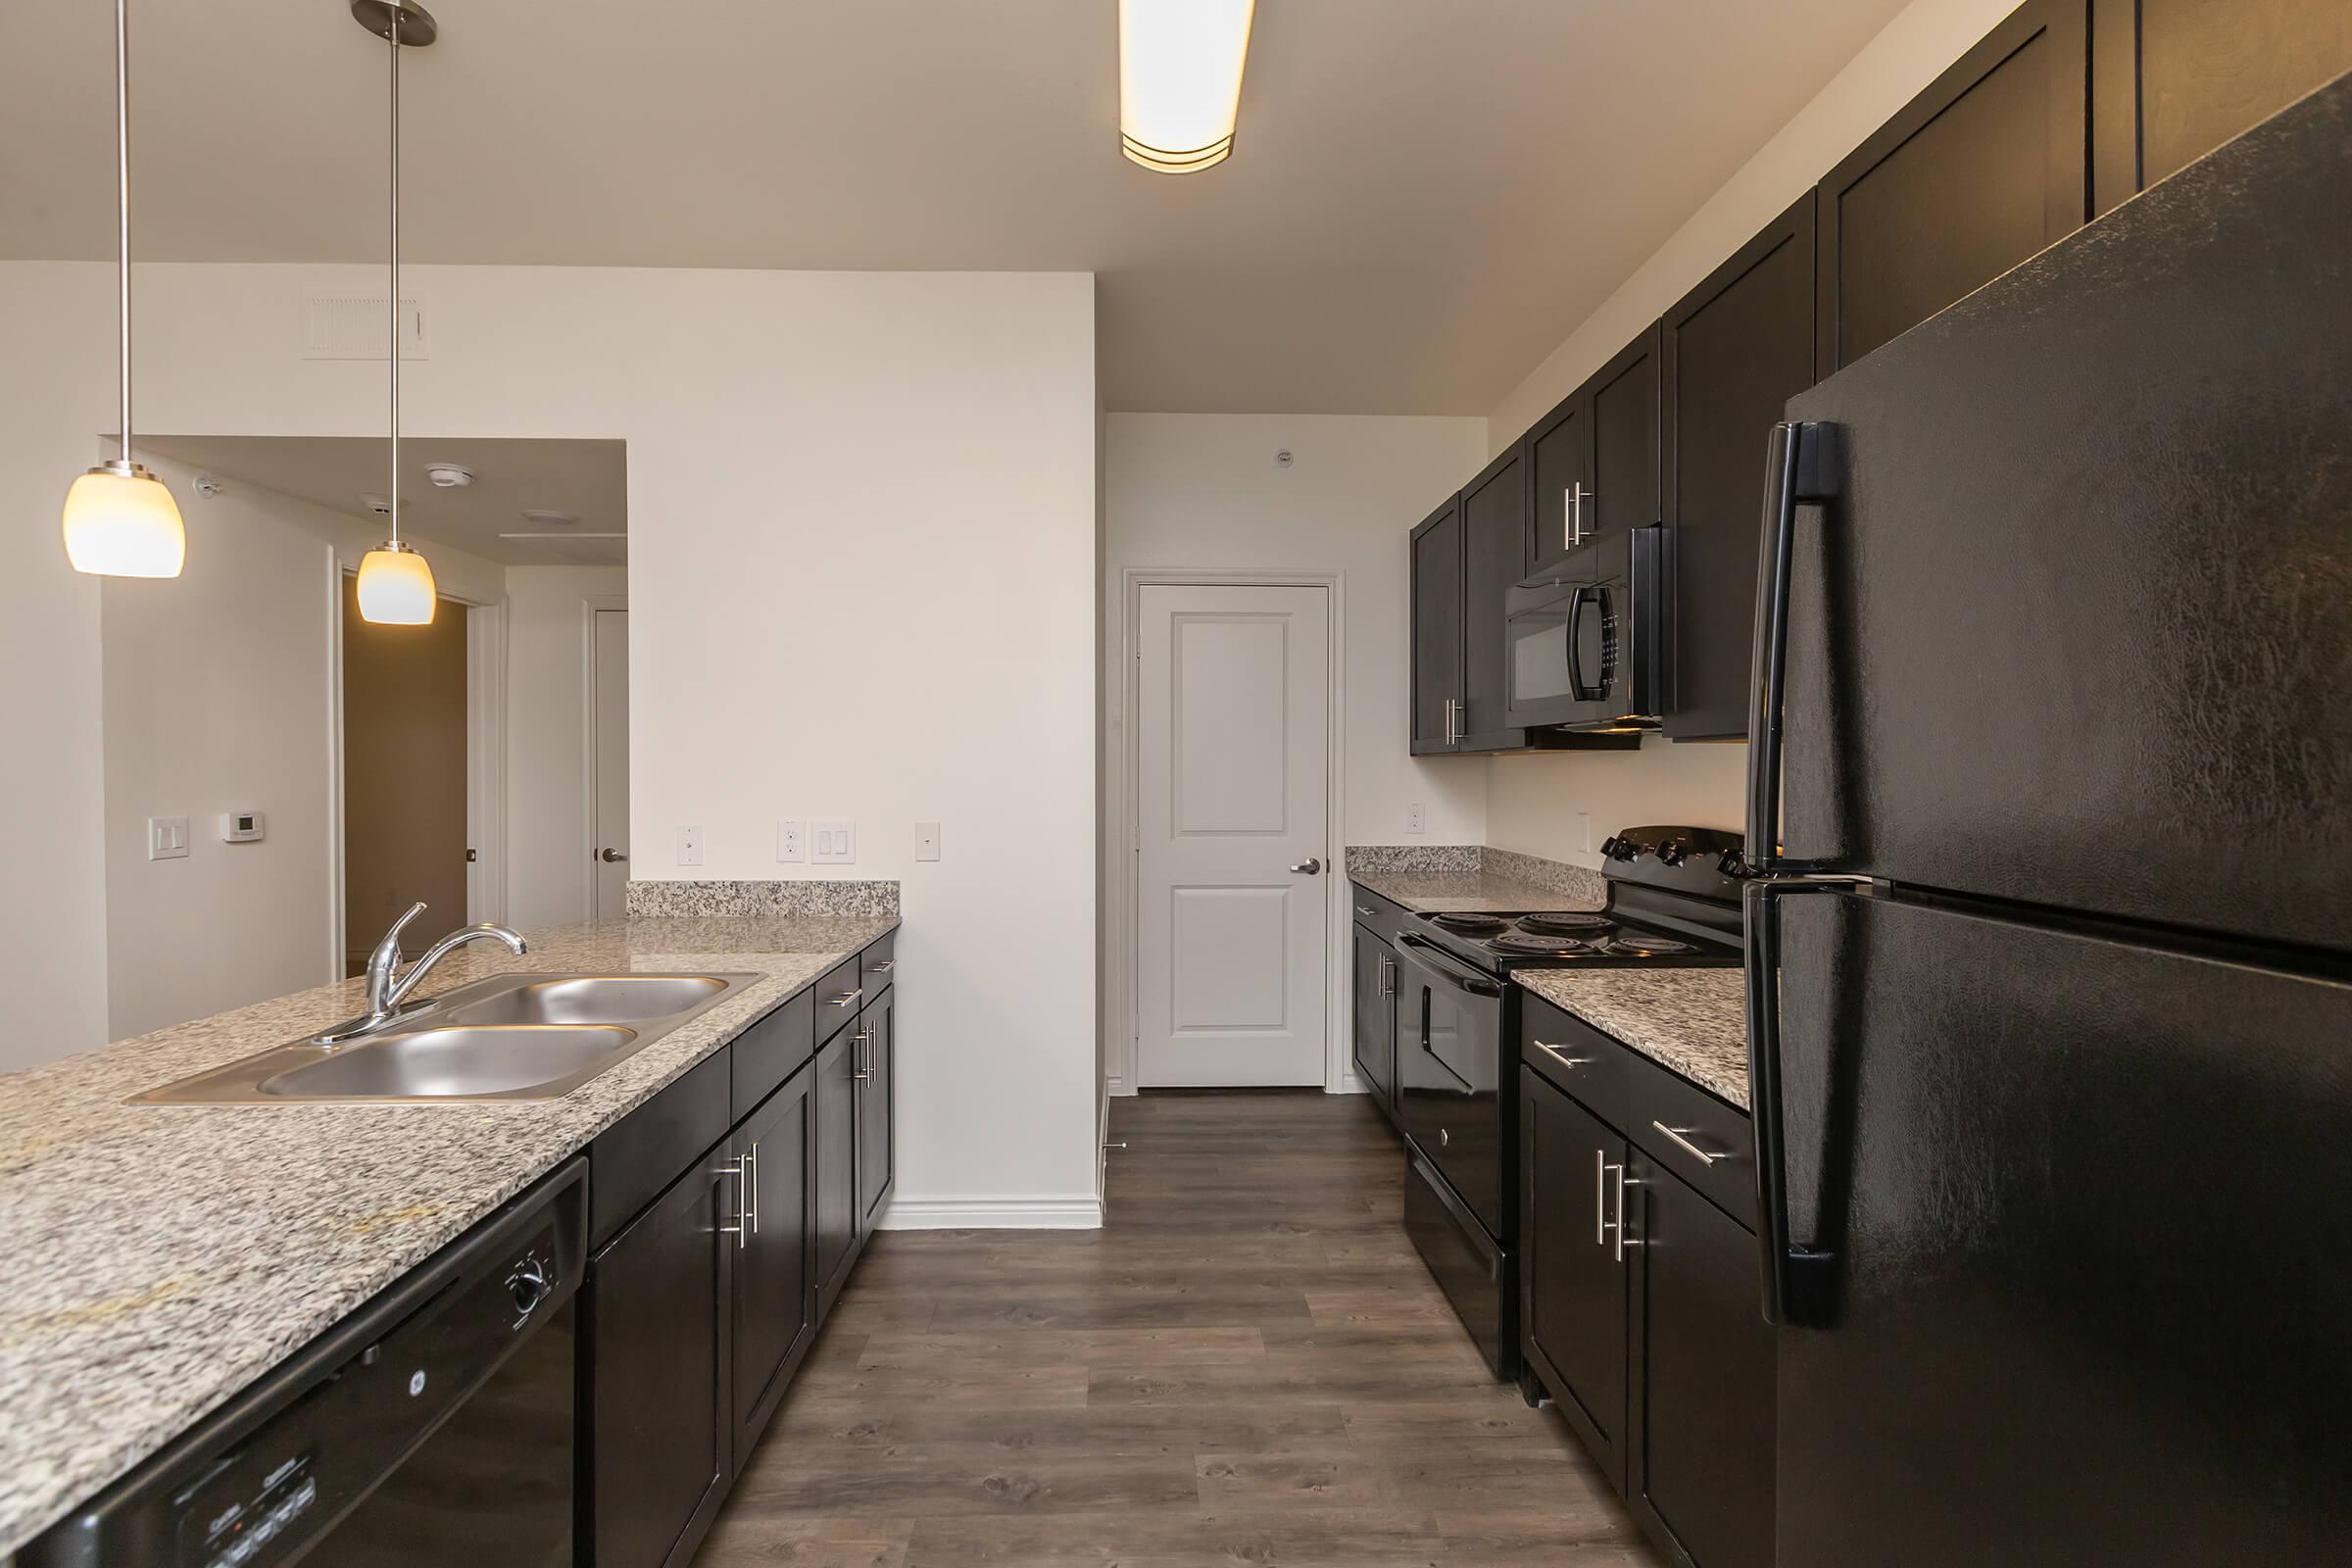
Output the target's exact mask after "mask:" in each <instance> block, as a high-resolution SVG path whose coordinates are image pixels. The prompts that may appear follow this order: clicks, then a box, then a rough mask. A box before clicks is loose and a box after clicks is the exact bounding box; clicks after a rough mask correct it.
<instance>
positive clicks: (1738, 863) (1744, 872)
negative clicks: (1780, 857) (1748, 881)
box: [1715, 850, 1755, 881]
mask: <svg viewBox="0 0 2352 1568" xmlns="http://www.w3.org/2000/svg"><path fill="white" fill-rule="evenodd" d="M1715 870H1716V872H1717V873H1718V874H1719V875H1722V876H1728V877H1730V878H1732V879H1733V880H1734V881H1738V880H1740V879H1741V878H1743V877H1749V876H1753V875H1754V874H1755V873H1754V872H1753V871H1750V870H1749V869H1748V866H1747V862H1746V861H1745V860H1743V859H1741V858H1740V852H1739V851H1738V850H1726V851H1724V852H1723V854H1722V855H1721V856H1719V857H1718V858H1716V861H1715Z"/></svg>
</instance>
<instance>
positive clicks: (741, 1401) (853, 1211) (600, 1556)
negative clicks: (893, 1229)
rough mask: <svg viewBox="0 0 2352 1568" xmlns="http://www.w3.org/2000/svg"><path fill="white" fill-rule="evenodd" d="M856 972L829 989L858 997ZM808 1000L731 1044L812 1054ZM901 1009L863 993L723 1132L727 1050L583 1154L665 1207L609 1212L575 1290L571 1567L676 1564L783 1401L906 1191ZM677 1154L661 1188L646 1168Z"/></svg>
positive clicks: (729, 1074) (885, 968)
mask: <svg viewBox="0 0 2352 1568" xmlns="http://www.w3.org/2000/svg"><path fill="white" fill-rule="evenodd" d="M887 941H888V939H887V938H885V939H884V942H885V944H886V943H887ZM877 950H878V951H879V953H880V954H881V956H876V951H875V950H869V952H868V953H867V954H866V955H864V957H865V958H866V959H869V960H872V962H873V963H874V964H875V965H876V966H877V967H876V972H877V973H880V974H885V975H887V974H888V973H889V972H890V970H891V968H894V967H895V963H894V962H893V960H892V959H891V957H890V956H889V950H888V948H887V946H884V945H882V944H877ZM858 965H859V960H858V959H855V958H853V959H852V960H850V962H849V963H847V964H844V965H841V966H839V967H837V968H836V970H835V972H834V974H833V975H829V976H827V977H825V981H823V982H820V990H821V989H822V986H823V985H824V984H826V983H831V984H832V985H833V987H834V990H833V992H832V994H833V995H839V994H840V993H841V992H842V991H843V990H845V989H846V990H847V991H848V993H849V995H850V997H851V999H852V1003H853V1005H854V1003H855V999H856V997H857V995H858V988H857V985H856V983H855V981H854V980H846V981H845V980H844V978H843V973H844V971H845V970H846V971H848V973H849V974H852V975H854V974H856V973H857V972H858ZM820 1000H822V999H821V998H820ZM809 1004H810V994H809V992H806V991H805V992H803V993H802V994H801V995H799V996H797V997H794V998H792V999H791V1000H790V1001H788V1002H786V1003H785V1004H784V1005H782V1006H781V1007H779V1008H778V1009H777V1012H776V1013H771V1014H769V1017H768V1019H767V1020H762V1021H761V1022H759V1023H755V1024H753V1025H752V1026H751V1027H750V1028H749V1029H747V1030H746V1031H745V1032H744V1034H743V1035H742V1036H741V1037H739V1038H740V1039H741V1040H744V1041H750V1042H753V1043H754V1046H755V1049H759V1048H760V1047H761V1045H762V1043H764V1044H765V1045H772V1044H773V1043H774V1042H773V1040H772V1039H771V1038H770V1037H771V1036H773V1034H774V1033H775V1029H776V1028H778V1027H780V1028H782V1029H784V1030H787V1031H798V1032H799V1038H800V1039H801V1040H802V1041H803V1042H804V1044H805V1043H806V1041H807V1040H808V1038H809V1029H810V1025H809V1017H810V1015H811V1009H810V1005H809ZM896 1004H897V999H896V996H895V994H894V992H893V991H892V990H889V989H885V990H883V991H882V993H881V994H880V996H878V997H875V998H872V999H870V1000H868V1001H867V1002H866V1004H865V1005H864V1007H863V1009H862V1010H861V1011H858V1012H856V1013H854V1014H852V1021H850V1022H847V1023H844V1024H843V1025H841V1026H840V1027H839V1028H838V1030H837V1032H836V1033H835V1034H834V1036H833V1038H832V1040H831V1041H829V1042H828V1043H827V1044H826V1045H825V1047H824V1049H823V1050H822V1051H821V1052H819V1053H817V1054H816V1055H815V1057H814V1059H812V1060H807V1061H804V1062H802V1063H801V1064H800V1065H799V1066H797V1067H796V1068H794V1069H793V1070H792V1071H791V1073H790V1074H789V1075H788V1076H787V1077H786V1078H785V1079H784V1081H783V1083H782V1084H781V1085H780V1086H779V1087H777V1088H776V1089H775V1090H774V1091H773V1092H772V1093H770V1094H768V1095H767V1096H766V1098H765V1099H763V1100H761V1101H760V1103H758V1104H757V1105H754V1106H753V1107H752V1108H751V1109H750V1110H749V1111H748V1112H746V1113H745V1114H744V1115H743V1116H742V1117H741V1119H739V1120H737V1121H736V1122H735V1124H734V1126H733V1127H732V1128H726V1126H725V1122H726V1113H727V1108H728V1103H729V1102H728V1094H729V1090H730V1086H731V1085H732V1084H733V1082H734V1081H735V1075H734V1073H733V1065H734V1064H733V1059H732V1054H731V1053H732V1049H733V1047H732V1043H731V1044H730V1045H729V1046H728V1047H724V1048H721V1050H720V1051H719V1052H718V1053H717V1054H713V1055H712V1056H711V1057H709V1058H707V1059H706V1060H705V1061H704V1062H702V1063H701V1064H699V1065H697V1066H696V1067H694V1068H693V1069H691V1070H690V1071H688V1072H687V1073H686V1074H684V1075H683V1076H681V1077H680V1078H679V1079H678V1080H677V1081H676V1082H675V1083H673V1084H671V1085H670V1086H669V1087H667V1088H665V1089H663V1090H662V1092H661V1093H660V1094H659V1095H657V1096H655V1097H654V1099H653V1100H651V1101H649V1102H648V1103H646V1104H645V1105H643V1106H640V1107H639V1108H638V1109H637V1110H635V1111H633V1112H631V1113H630V1115H629V1116H628V1117H627V1118H625V1119H624V1120H623V1121H622V1122H621V1123H619V1124H618V1125H617V1126H615V1127H614V1128H613V1129H611V1130H610V1131H608V1132H607V1133H605V1134H604V1135H602V1136H600V1137H599V1138H598V1140H597V1142H596V1143H595V1144H593V1145H592V1146H591V1147H590V1150H589V1165H590V1172H589V1181H590V1185H591V1188H592V1189H593V1188H594V1187H595V1186H596V1185H597V1184H598V1183H605V1184H606V1185H607V1186H609V1187H610V1189H611V1190H612V1191H613V1192H615V1193H619V1194H623V1195H627V1201H632V1206H633V1202H634V1201H643V1199H642V1198H641V1197H639V1196H638V1195H642V1194H644V1193H647V1192H656V1191H657V1190H658V1196H656V1197H654V1198H653V1199H652V1201H650V1202H646V1203H645V1206H644V1207H643V1209H642V1210H641V1211H640V1212H637V1213H636V1214H634V1215H633V1216H632V1215H630V1214H629V1213H628V1212H627V1210H626V1209H625V1208H623V1209H621V1210H620V1211H618V1212H615V1213H613V1215H611V1216H610V1219H609V1221H608V1224H609V1227H610V1229H609V1238H610V1239H609V1240H608V1241H607V1242H606V1244H605V1245H604V1246H603V1247H602V1248H601V1249H599V1250H597V1251H596V1252H595V1253H594V1254H593V1255H592V1256H591V1257H590V1259H589V1265H588V1277H587V1280H586V1282H585V1284H584V1285H583V1286H582V1287H581V1290H580V1298H579V1299H580V1312H581V1317H580V1324H581V1337H580V1338H581V1349H580V1355H579V1362H578V1365H579V1378H580V1382H579V1391H578V1392H579V1401H578V1404H579V1410H580V1415H581V1430H580V1446H579V1463H578V1469H577V1471H576V1477H577V1481H578V1488H577V1497H578V1508H579V1512H578V1515H577V1521H578V1528H577V1530H576V1531H575V1533H574V1534H575V1539H576V1542H577V1557H576V1562H575V1564H574V1568H682V1565H683V1564H685V1563H686V1562H687V1561H688V1560H690V1559H691V1558H692V1557H693V1555H694V1553H695V1551H696V1549H697V1548H698V1547H699V1546H700V1545H701V1544H702V1540H703V1537H704V1536H705V1535H706V1534H707V1533H708V1532H709V1530H710V1528H711V1521H712V1520H713V1519H715V1518H716V1517H717V1514H718V1509H719V1505H720V1503H721V1502H722V1501H724V1500H725V1497H726V1494H727V1489H728V1487H729V1486H730V1485H732V1484H733V1482H734V1479H735V1477H736V1476H737V1474H739V1473H740V1472H741V1471H742V1469H743V1467H744V1464H745V1462H746V1461H747V1460H748V1459H749V1457H750V1455H751V1452H752V1448H753V1446H754V1445H755V1444H757V1443H758V1442H759V1439H760V1433H761V1432H762V1431H763V1430H764V1429H765V1427H766V1426H767V1423H768V1422H769V1420H770V1419H772V1418H773V1416H774V1415H775V1412H776V1408H777V1406H778V1405H779V1404H781V1403H782V1402H783V1399H784V1396H785V1393H786V1391H787V1390H788V1389H789V1387H790V1386H791V1383H792V1379H793V1375H794V1373H796V1372H797V1371H798V1370H799V1369H800V1366H801V1363H802V1361H803V1360H804V1359H805V1358H806V1357H807V1355H808V1353H809V1346H810V1345H811V1344H812V1343H813V1342H814V1340H815V1338H816V1332H817V1329H818V1327H819V1326H820V1325H821V1324H822V1323H823V1321H824V1317H825V1314H826V1312H827V1311H829V1310H830V1309H831V1307H832V1304H833V1300H834V1299H835V1298H836V1297H837V1296H838V1295H839V1294H840V1291H841V1288H842V1286H843V1285H844V1284H845V1283H847V1281H848V1278H849V1274H850V1271H851V1269H852V1267H853V1266H854V1265H855V1264H856V1262H857V1260H858V1250H859V1249H860V1247H861V1246H862V1245H863V1243H864V1240H865V1238H866V1236H867V1235H868V1234H869V1233H870V1232H871V1230H872V1229H873V1227H874V1225H875V1223H876V1222H877V1221H878V1220H879V1219H880V1217H881V1214H882V1210H883V1208H884V1206H885V1205H886V1204H887V1203H888V1201H889V1198H890V1194H891V1191H892V1189H893V1186H894V1185H895V1182H896V1178H897V1157H896V1155H897V1137H896V1133H895V1131H894V1126H893V1123H894V1121H895V1116H896V1109H897V1105H896V1102H897V1088H896V1081H897V1080H896V1072H895V1068H896V1060H897V1051H896V1044H897V1043H896V1039H895V1035H896V1029H895V1023H896V1012H897V1005H896ZM779 1014H780V1015H782V1016H781V1017H780V1018H779ZM819 1015H820V1016H821V1013H820V1014H819ZM771 1024H772V1025H773V1027H770V1025H771ZM763 1030H764V1032H763ZM760 1059H761V1060H767V1059H770V1057H768V1056H762V1057H761V1058H760ZM745 1081H746V1082H753V1083H757V1082H760V1077H759V1075H758V1074H757V1073H753V1074H748V1075H747V1076H746V1079H745ZM770 1081H772V1080H770ZM714 1097H715V1098H714ZM738 1104H740V1103H738ZM722 1130H723V1132H724V1136H723V1137H719V1138H718V1142H716V1143H715V1144H712V1145H711V1147H710V1148H708V1149H705V1150H703V1151H702V1152H700V1153H699V1154H696V1153H695V1151H696V1150H697V1148H698V1146H700V1145H701V1144H703V1143H704V1142H705V1141H706V1140H708V1139H710V1138H711V1137H713V1136H717V1135H718V1134H719V1133H720V1132H721V1131H722ZM689 1156H692V1157H691V1158H689ZM681 1161H685V1162H686V1167H685V1169H684V1170H683V1171H682V1172H680V1173H679V1174H678V1175H677V1176H676V1177H675V1178H674V1179H673V1180H671V1181H670V1182H669V1183H668V1185H666V1186H662V1185H661V1184H660V1179H659V1176H658V1175H652V1173H654V1172H659V1171H661V1170H663V1169H668V1170H676V1169H677V1167H678V1164H679V1163H680V1162H681ZM649 1176H651V1179H648V1178H649Z"/></svg>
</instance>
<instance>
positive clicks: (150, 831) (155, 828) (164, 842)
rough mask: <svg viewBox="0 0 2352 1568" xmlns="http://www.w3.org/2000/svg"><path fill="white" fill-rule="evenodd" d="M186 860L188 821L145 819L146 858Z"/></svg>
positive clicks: (159, 818) (179, 819) (168, 818)
mask: <svg viewBox="0 0 2352 1568" xmlns="http://www.w3.org/2000/svg"><path fill="white" fill-rule="evenodd" d="M147 858H149V859H150V860H184V859H186V858H188V819H187V818H186V817H184V816H151V817H149V818H148V819H147Z"/></svg>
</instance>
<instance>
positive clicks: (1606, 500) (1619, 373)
mask: <svg viewBox="0 0 2352 1568" xmlns="http://www.w3.org/2000/svg"><path fill="white" fill-rule="evenodd" d="M1658 360H1659V354H1658V328H1657V327H1656V326H1654V325H1653V326H1651V327H1650V328H1649V329H1648V330H1647V331H1645V332H1643V333H1642V335H1641V336H1640V337H1637V338H1635V339H1634V340H1633V341H1632V342H1631V343H1628V344H1627V345H1626V346H1625V347H1624V348H1622V349H1619V350H1618V351H1617V354H1616V357H1615V358H1614V359H1612V360H1610V361H1609V363H1608V364H1606V365H1604V366H1602V367H1601V368H1600V369H1599V370H1598V371H1597V372H1595V373H1594V375H1593V379H1592V380H1591V381H1589V382H1587V383H1586V385H1587V386H1589V387H1590V388H1591V389H1592V397H1593V500H1592V503H1591V504H1590V507H1589V511H1590V512H1591V514H1592V521H1591V524H1590V526H1589V530H1588V533H1587V537H1588V538H1589V539H1590V540H1591V541H1592V542H1593V551H1594V556H1593V559H1594V562H1595V564H1597V565H1598V567H1599V570H1598V571H1597V572H1596V573H1595V575H1597V576H1601V577H1613V576H1617V575H1620V574H1622V573H1623V571H1624V570H1625V565H1626V549H1627V536H1628V535H1629V534H1631V533H1632V532H1633V531H1634V530H1635V529H1636V528H1646V527H1648V526H1649V525H1650V524H1651V523H1653V522H1656V521H1658V520H1659V515H1660V514H1659V508H1658V490H1659V484H1660V477H1661V472H1660V468H1659V463H1658V453H1659V446H1660V441H1659V435H1658V424H1659V410H1658V379H1659V378H1658Z"/></svg>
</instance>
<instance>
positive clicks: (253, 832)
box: [221, 811, 270, 844]
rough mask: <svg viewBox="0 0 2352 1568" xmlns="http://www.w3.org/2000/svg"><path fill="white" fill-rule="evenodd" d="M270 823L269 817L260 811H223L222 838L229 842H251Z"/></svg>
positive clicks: (258, 836) (223, 840) (265, 829)
mask: <svg viewBox="0 0 2352 1568" xmlns="http://www.w3.org/2000/svg"><path fill="white" fill-rule="evenodd" d="M269 825H270V824H269V819H268V818H266V817H264V816H263V815H262V813H261V812H259V811H222V812H221V841H222V842H223V843H227V844H251V843H252V842H253V841H254V840H255V839H258V838H260V837H261V836H262V834H263V833H264V832H265V831H267V830H268V828H269Z"/></svg>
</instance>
